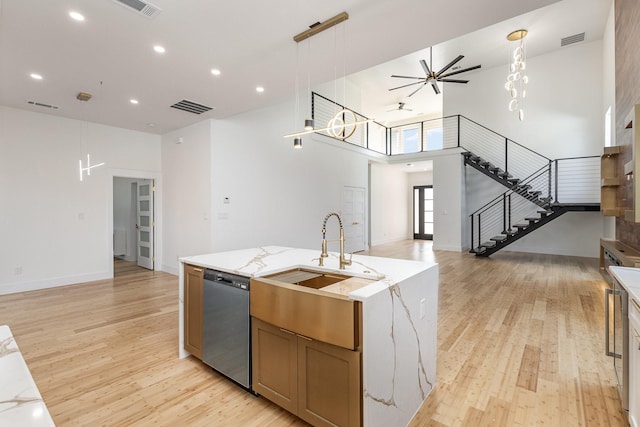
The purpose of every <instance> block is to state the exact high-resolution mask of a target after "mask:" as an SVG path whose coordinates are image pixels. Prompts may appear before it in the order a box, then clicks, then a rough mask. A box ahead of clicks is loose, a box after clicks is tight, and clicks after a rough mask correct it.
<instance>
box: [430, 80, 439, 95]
mask: <svg viewBox="0 0 640 427" xmlns="http://www.w3.org/2000/svg"><path fill="white" fill-rule="evenodd" d="M431 87H432V88H433V91H434V92H435V93H436V95H440V88H439V87H438V84H437V83H436V82H433V83H431Z"/></svg>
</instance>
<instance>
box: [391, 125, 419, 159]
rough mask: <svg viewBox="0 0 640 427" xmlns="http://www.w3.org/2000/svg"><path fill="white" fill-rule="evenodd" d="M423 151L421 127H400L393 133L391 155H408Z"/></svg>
mask: <svg viewBox="0 0 640 427" xmlns="http://www.w3.org/2000/svg"><path fill="white" fill-rule="evenodd" d="M420 151H422V146H421V143H420V127H418V126H416V125H412V126H411V127H398V128H394V129H393V130H392V131H391V153H392V154H407V153H419V152H420Z"/></svg>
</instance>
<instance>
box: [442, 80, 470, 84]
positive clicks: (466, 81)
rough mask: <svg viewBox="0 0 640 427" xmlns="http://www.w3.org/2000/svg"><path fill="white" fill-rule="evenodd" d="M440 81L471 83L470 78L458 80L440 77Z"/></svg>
mask: <svg viewBox="0 0 640 427" xmlns="http://www.w3.org/2000/svg"><path fill="white" fill-rule="evenodd" d="M438 81H439V82H446V83H469V80H456V79H438Z"/></svg>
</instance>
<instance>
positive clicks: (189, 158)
mask: <svg viewBox="0 0 640 427" xmlns="http://www.w3.org/2000/svg"><path fill="white" fill-rule="evenodd" d="M212 123H213V122H212V120H204V121H202V122H199V123H196V124H194V125H191V126H188V127H186V128H183V129H179V130H177V131H174V132H170V133H167V134H165V135H163V136H162V174H163V181H164V183H165V185H164V202H163V204H162V208H163V213H164V222H163V231H164V245H163V250H164V252H163V266H162V269H163V270H164V271H168V272H171V273H174V274H178V258H179V257H184V256H191V255H198V254H205V253H210V252H212V245H211V222H212V218H211V176H212V169H213V168H214V167H217V165H216V164H212V162H211V132H212ZM180 141H182V142H180Z"/></svg>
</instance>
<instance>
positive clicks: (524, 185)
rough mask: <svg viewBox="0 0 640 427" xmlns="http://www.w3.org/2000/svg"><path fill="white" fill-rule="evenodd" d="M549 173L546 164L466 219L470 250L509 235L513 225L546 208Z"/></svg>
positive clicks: (548, 167)
mask: <svg viewBox="0 0 640 427" xmlns="http://www.w3.org/2000/svg"><path fill="white" fill-rule="evenodd" d="M550 169H551V164H550V163H549V164H547V165H546V166H543V167H542V168H541V169H539V170H537V171H535V172H534V173H533V174H532V175H531V176H529V177H528V178H525V179H524V180H523V181H522V182H521V183H520V184H519V185H518V186H515V187H514V189H511V190H507V191H505V192H504V193H502V194H500V195H499V196H497V197H496V198H495V199H493V200H491V201H490V202H488V203H487V204H485V205H484V206H482V207H481V208H479V209H477V210H476V211H475V212H473V213H472V214H471V215H469V218H470V222H471V246H470V247H471V249H472V250H477V249H478V248H480V246H482V245H483V244H484V243H487V242H488V241H490V239H491V238H492V237H495V236H498V235H501V234H504V235H507V234H509V233H512V232H513V231H514V225H515V224H519V223H521V222H522V221H525V218H528V217H531V216H533V215H535V214H536V211H538V210H541V209H547V208H548V207H549V205H550V203H551V200H550V199H549V181H550V175H549V171H550ZM542 191H544V192H542ZM537 192H540V193H537Z"/></svg>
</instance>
